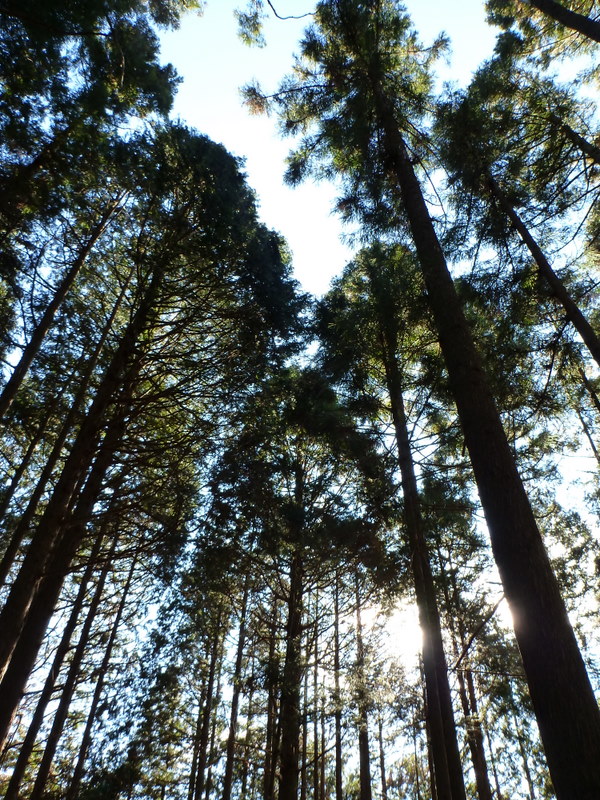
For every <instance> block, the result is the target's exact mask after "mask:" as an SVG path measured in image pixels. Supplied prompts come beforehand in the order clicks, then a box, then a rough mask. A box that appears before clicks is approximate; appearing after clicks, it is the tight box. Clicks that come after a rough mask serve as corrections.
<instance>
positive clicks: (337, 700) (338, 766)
mask: <svg viewBox="0 0 600 800" xmlns="http://www.w3.org/2000/svg"><path fill="white" fill-rule="evenodd" d="M334 602H335V607H334V621H333V626H334V627H333V635H334V640H333V641H334V649H333V681H334V683H333V701H334V704H335V800H344V790H343V777H342V770H343V758H342V694H341V691H340V576H339V572H337V571H336V573H335V599H334Z"/></svg>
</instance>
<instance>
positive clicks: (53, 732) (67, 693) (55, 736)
mask: <svg viewBox="0 0 600 800" xmlns="http://www.w3.org/2000/svg"><path fill="white" fill-rule="evenodd" d="M116 544H117V538H116V537H115V538H114V539H113V543H112V546H111V549H110V553H109V555H108V558H107V560H106V562H105V564H104V568H103V569H102V572H101V573H100V576H99V578H98V582H97V583H96V588H95V589H94V595H93V597H92V601H91V603H90V605H89V608H88V611H87V614H86V617H85V620H84V622H83V625H82V628H81V631H80V633H79V641H78V642H77V646H76V648H75V650H74V652H73V655H72V656H71V662H70V664H69V669H68V671H67V675H66V676H65V680H64V682H63V686H62V691H61V693H60V700H59V702H58V706H57V708H56V711H55V712H54V719H53V720H52V727H51V728H50V732H49V734H48V737H47V739H46V746H45V747H44V753H43V755H42V759H41V761H40V765H39V767H38V771H37V775H36V778H35V783H34V786H33V790H32V792H31V795H30V798H29V800H40V797H41V796H42V793H43V792H44V788H45V786H46V781H47V780H48V775H49V774H50V768H51V766H52V761H53V760H54V756H55V754H56V749H57V747H58V742H59V740H60V737H61V735H62V732H63V729H64V725H65V721H66V719H67V714H68V713H69V708H70V706H71V701H72V699H73V694H74V692H75V688H76V686H77V681H78V680H79V678H80V676H81V665H82V663H83V657H84V654H85V651H86V649H87V646H88V643H89V640H90V634H91V631H92V625H93V624H94V622H95V620H96V615H97V613H98V607H99V606H100V601H101V600H102V596H103V592H104V585H105V583H106V578H107V577H108V573H109V570H110V568H111V566H112V564H111V560H112V556H113V555H114V552H115V548H116Z"/></svg>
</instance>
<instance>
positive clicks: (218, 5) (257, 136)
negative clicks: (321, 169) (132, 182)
mask: <svg viewBox="0 0 600 800" xmlns="http://www.w3.org/2000/svg"><path fill="white" fill-rule="evenodd" d="M245 2H246V0H208V2H207V4H206V8H205V11H204V14H203V15H202V16H198V15H196V14H189V15H187V16H184V17H183V19H182V21H181V26H180V28H179V30H177V31H169V32H166V33H164V34H162V35H161V52H162V60H163V61H164V62H170V63H171V64H173V65H174V66H175V68H176V70H177V72H178V74H179V75H180V77H181V78H182V79H183V80H182V83H181V85H180V87H179V91H178V94H177V97H176V101H175V105H174V109H173V115H174V117H176V118H179V119H181V120H182V121H183V122H185V123H186V124H188V125H190V126H191V127H193V128H196V129H197V130H198V131H199V132H200V133H204V134H206V135H208V136H210V137H211V138H212V139H214V140H215V141H217V142H220V143H222V144H224V145H225V147H227V149H228V150H229V151H230V152H231V153H233V154H234V155H236V156H239V157H242V158H243V159H244V160H245V167H244V170H245V172H246V174H247V176H248V182H249V184H250V186H251V187H252V188H253V189H254V191H255V192H256V193H257V197H258V201H259V214H260V217H261V219H262V220H263V221H264V222H265V223H266V224H267V225H268V226H269V227H270V228H273V229H274V230H276V231H278V232H279V233H281V234H282V235H283V236H284V237H285V239H286V240H287V242H288V245H289V247H290V250H291V252H292V256H293V265H294V274H295V276H296V277H297V278H298V280H299V281H300V282H301V284H302V286H303V288H304V289H305V290H306V291H309V292H311V293H312V294H315V295H317V296H319V295H321V294H323V293H324V292H325V291H327V289H328V287H329V283H330V281H331V278H332V277H333V276H334V275H336V274H339V273H340V272H341V270H342V269H343V267H344V266H345V264H346V263H347V262H348V261H349V260H350V259H351V257H352V252H353V251H352V250H351V249H350V248H349V247H347V246H346V245H345V244H344V243H343V242H342V241H341V240H340V237H342V236H343V232H344V229H343V227H342V225H341V223H340V221H339V220H338V218H337V217H336V216H335V214H333V213H332V207H333V203H334V200H335V197H336V191H335V187H334V186H331V185H329V184H323V183H321V184H318V185H315V184H312V183H305V184H303V185H301V186H300V187H296V188H290V187H286V186H285V185H284V184H283V173H284V171H285V158H286V156H287V154H288V152H289V149H290V144H291V143H290V141H289V140H285V139H282V138H281V136H280V135H279V133H278V130H277V122H276V119H275V118H268V117H264V116H251V115H250V114H249V112H248V111H247V110H246V109H245V108H244V107H243V105H242V101H241V97H240V92H239V90H240V87H242V86H243V85H244V84H246V83H249V82H251V81H253V80H258V82H259V83H260V84H261V85H262V87H263V89H265V90H266V91H274V90H275V89H276V88H277V86H278V84H279V82H280V80H281V78H282V77H283V76H284V75H285V74H286V73H288V72H289V71H290V68H291V65H292V63H293V54H294V53H297V52H298V49H299V48H298V42H299V41H300V38H301V36H302V32H303V30H304V28H305V27H306V26H307V24H308V23H310V19H302V20H286V21H281V20H277V19H275V18H274V17H273V16H272V15H271V16H270V18H268V19H267V20H266V21H265V38H266V41H267V45H266V47H264V48H257V47H251V48H250V47H248V46H246V45H244V44H243V43H242V42H241V41H240V40H239V38H238V36H237V23H236V20H235V19H234V9H235V8H243V7H244V6H245ZM273 4H274V6H275V8H276V9H277V11H278V13H279V14H280V15H281V16H291V15H300V14H303V13H306V12H310V11H311V10H312V8H313V3H312V2H311V0H274V3H273ZM406 6H407V8H408V11H409V13H410V14H411V16H412V18H413V21H414V23H415V26H416V28H417V30H418V31H419V33H420V36H421V40H422V41H423V43H424V44H426V45H427V44H430V43H431V42H432V41H433V40H434V39H435V38H436V36H437V35H438V34H439V33H440V32H441V31H445V32H446V33H447V34H448V36H449V37H450V39H451V47H452V51H451V53H450V61H449V63H447V64H442V65H440V66H441V70H440V72H441V77H442V79H443V80H452V81H456V82H458V83H459V84H465V83H466V82H468V79H469V77H470V75H471V72H472V71H473V70H474V69H476V68H477V66H478V65H479V64H480V63H481V62H482V61H484V60H485V59H486V58H489V57H490V56H491V54H492V50H493V47H494V39H495V31H494V30H492V29H491V28H489V27H488V26H487V25H486V24H485V21H484V8H483V0H459V2H454V3H450V2H448V0H427V1H425V0H420V2H419V0H409V1H408V2H407V3H406Z"/></svg>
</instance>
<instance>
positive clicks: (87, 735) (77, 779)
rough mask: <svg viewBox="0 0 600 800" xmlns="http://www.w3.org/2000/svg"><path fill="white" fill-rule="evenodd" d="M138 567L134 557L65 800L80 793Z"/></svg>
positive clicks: (109, 638)
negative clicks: (98, 714) (126, 606)
mask: <svg viewBox="0 0 600 800" xmlns="http://www.w3.org/2000/svg"><path fill="white" fill-rule="evenodd" d="M136 565H137V558H136V557H135V556H134V558H133V559H132V561H131V566H130V568H129V572H128V574H127V580H126V581H125V586H124V587H123V591H122V593H121V599H120V600H119V606H118V608H117V613H116V614H115V618H114V620H113V624H112V627H111V630H110V635H109V637H108V642H107V643H106V648H105V650H104V656H103V658H102V663H101V664H100V668H99V670H98V680H97V681H96V687H95V689H94V695H93V697H92V703H91V705H90V708H89V711H88V716H87V721H86V724H85V729H84V731H83V736H82V738H81V743H80V745H79V754H78V756H77V763H76V765H75V769H74V771H73V777H72V778H71V783H70V785H69V789H68V790H67V793H66V794H65V800H75V798H76V797H77V795H78V793H79V784H80V783H81V778H82V776H83V767H84V764H85V759H86V756H87V752H88V750H89V747H90V744H91V741H92V728H93V726H94V722H95V721H96V714H97V712H98V706H99V705H100V698H101V697H102V692H103V691H104V686H105V684H106V677H107V675H108V668H109V666H110V660H111V658H112V653H113V649H114V646H115V642H116V640H117V633H118V632H119V626H120V625H121V620H122V619H123V612H124V611H125V605H126V603H127V600H128V598H129V591H130V589H131V585H132V583H133V575H134V572H135V568H136Z"/></svg>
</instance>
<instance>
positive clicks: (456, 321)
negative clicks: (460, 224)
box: [372, 80, 600, 800]
mask: <svg viewBox="0 0 600 800" xmlns="http://www.w3.org/2000/svg"><path fill="white" fill-rule="evenodd" d="M372 88H373V92H374V95H375V101H376V106H377V114H378V117H379V119H380V121H381V127H382V131H383V137H384V148H385V155H386V162H387V165H388V169H389V170H390V173H391V174H392V175H393V177H394V179H395V180H396V181H397V185H398V189H399V192H400V196H401V198H402V200H403V204H404V209H405V211H406V214H407V217H408V220H409V226H410V230H411V233H412V236H413V239H414V242H415V247H416V250H417V254H418V257H419V261H420V263H421V267H422V270H423V274H424V277H425V283H426V286H427V294H428V299H429V303H430V307H431V310H432V313H433V316H434V320H435V323H436V327H437V330H438V336H439V341H440V346H441V349H442V353H443V356H444V360H445V362H446V367H447V370H448V377H449V382H450V387H451V391H452V394H453V397H454V399H455V401H456V405H457V410H458V415H459V418H460V422H461V425H462V428H463V432H464V436H465V442H466V445H467V448H468V450H469V454H470V457H471V463H472V465H473V471H474V474H475V480H476V483H477V488H478V491H479V496H480V499H481V504H482V507H483V510H484V514H485V517H486V521H487V525H488V529H489V532H490V538H491V543H492V550H493V553H494V558H495V561H496V564H497V566H498V570H499V572H500V577H501V579H502V584H503V587H504V592H505V595H506V597H507V600H508V602H509V605H510V608H511V612H512V615H513V619H514V622H515V635H516V639H517V643H518V645H519V649H520V652H521V657H522V660H523V666H524V669H525V674H526V676H527V682H528V685H529V690H530V694H531V699H532V703H533V707H534V710H535V714H536V718H537V721H538V725H539V728H540V734H541V738H542V742H543V745H544V749H545V751H546V756H547V759H548V766H549V769H550V773H551V776H552V780H553V783H554V788H555V791H556V794H557V797H558V798H559V800H575V798H576V799H577V800H595V799H596V798H598V797H599V796H600V760H599V759H598V753H599V752H600V713H599V711H598V705H597V703H596V698H595V697H594V693H593V691H592V687H591V685H590V681H589V678H588V675H587V672H586V669H585V665H584V663H583V659H582V657H581V653H580V652H579V647H578V645H577V641H576V639H575V635H574V633H573V629H572V627H571V624H570V622H569V619H568V617H567V613H566V609H565V605H564V603H563V600H562V597H561V595H560V589H559V586H558V583H557V581H556V577H555V576H554V574H553V572H552V567H551V565H550V561H549V559H548V554H547V553H546V550H545V548H544V545H543V542H542V538H541V536H540V533H539V530H538V527H537V524H536V521H535V518H534V516H533V512H532V510H531V506H530V504H529V500H528V498H527V495H526V493H525V489H524V487H523V483H522V481H521V478H520V476H519V473H518V471H517V467H516V464H515V461H514V458H513V454H512V451H511V449H510V446H509V444H508V441H507V439H506V436H505V433H504V430H503V428H502V424H501V421H500V416H499V413H498V410H497V408H496V406H495V403H494V400H493V398H492V395H491V392H490V388H489V384H488V381H487V377H486V375H485V372H484V370H483V366H482V363H481V360H480V357H479V355H478V353H477V351H476V349H475V345H474V342H473V338H472V335H471V332H470V330H469V327H468V324H467V322H466V319H465V317H464V314H463V311H462V308H461V305H460V302H459V300H458V296H457V294H456V290H455V287H454V284H453V282H452V278H451V276H450V273H449V271H448V267H447V264H446V260H445V258H444V254H443V252H442V249H441V246H440V243H439V241H438V238H437V235H436V233H435V229H434V226H433V222H432V220H431V217H430V215H429V211H428V209H427V205H426V203H425V199H424V197H423V194H422V190H421V187H420V184H419V181H418V179H417V176H416V175H415V172H414V168H413V166H412V163H411V160H410V157H409V154H408V151H407V149H406V145H405V144H404V141H403V139H402V137H401V135H400V131H399V129H398V125H397V123H396V120H395V118H394V114H393V111H392V110H391V105H390V103H389V101H388V99H387V98H386V97H385V96H384V95H383V93H382V91H381V88H380V85H379V82H378V80H376V81H374V82H373V86H372Z"/></svg>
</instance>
